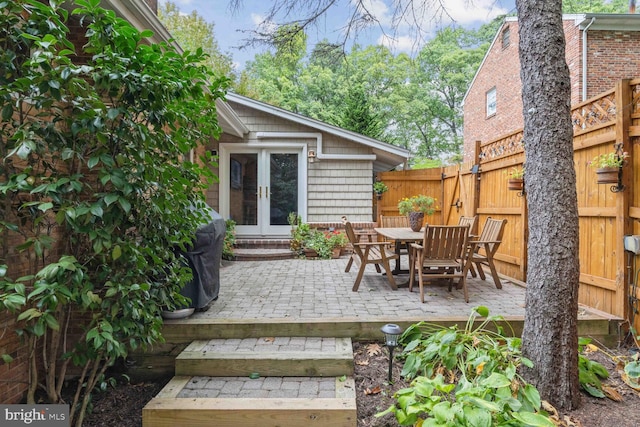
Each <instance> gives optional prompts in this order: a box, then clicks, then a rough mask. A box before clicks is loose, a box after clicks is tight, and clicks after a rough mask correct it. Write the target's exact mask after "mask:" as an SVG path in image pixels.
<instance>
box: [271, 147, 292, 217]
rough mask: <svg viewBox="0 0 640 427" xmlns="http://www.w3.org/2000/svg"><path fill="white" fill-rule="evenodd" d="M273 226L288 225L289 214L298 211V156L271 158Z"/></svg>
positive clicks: (276, 155)
mask: <svg viewBox="0 0 640 427" xmlns="http://www.w3.org/2000/svg"><path fill="white" fill-rule="evenodd" d="M269 182H270V184H271V188H270V197H269V200H270V211H269V212H270V216H269V218H270V219H269V221H270V224H271V225H287V224H288V223H287V216H288V215H289V212H297V211H298V154H295V153H290V154H283V153H280V154H271V157H270V175H269Z"/></svg>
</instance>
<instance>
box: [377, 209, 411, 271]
mask: <svg viewBox="0 0 640 427" xmlns="http://www.w3.org/2000/svg"><path fill="white" fill-rule="evenodd" d="M378 224H379V226H380V227H384V228H409V217H408V216H407V215H398V216H384V215H380V219H379V221H378ZM380 239H382V241H384V242H390V243H391V244H392V245H393V246H394V247H395V250H396V254H398V258H397V259H396V270H399V269H400V255H401V254H407V253H408V252H409V248H408V247H406V246H405V245H403V244H400V243H399V242H396V241H394V240H390V239H386V238H384V237H382V238H380V237H379V238H378V240H380ZM403 246H404V248H403ZM403 249H405V250H404V251H403Z"/></svg>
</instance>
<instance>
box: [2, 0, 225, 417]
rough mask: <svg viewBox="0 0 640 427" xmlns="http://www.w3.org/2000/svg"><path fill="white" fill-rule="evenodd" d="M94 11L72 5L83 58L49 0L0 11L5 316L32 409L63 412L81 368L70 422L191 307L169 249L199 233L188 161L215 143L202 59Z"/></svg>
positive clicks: (83, 1)
mask: <svg viewBox="0 0 640 427" xmlns="http://www.w3.org/2000/svg"><path fill="white" fill-rule="evenodd" d="M98 3H99V1H98V0H77V1H76V5H77V6H78V8H77V9H75V10H74V11H73V12H72V15H73V16H72V17H71V18H70V19H76V21H75V22H74V25H77V20H79V22H80V23H81V24H82V26H83V27H84V28H85V30H86V37H87V41H86V44H85V45H84V46H83V47H82V49H81V50H80V51H78V52H75V51H74V46H73V44H72V43H71V41H70V40H69V35H70V34H69V29H68V27H67V26H66V21H67V19H68V18H69V17H68V12H67V11H66V10H65V9H63V8H59V7H56V6H55V5H54V2H52V3H51V6H49V5H45V4H43V3H41V2H39V1H38V0H16V1H13V2H2V3H0V5H1V7H2V13H0V31H1V32H2V34H4V36H3V39H2V49H1V50H0V55H1V56H2V58H1V60H0V114H1V116H2V122H1V124H0V126H1V127H0V158H2V163H1V164H0V236H2V237H1V239H2V240H1V241H0V242H1V252H0V310H8V311H10V312H13V313H15V314H16V316H17V320H18V322H19V323H17V325H18V328H19V329H18V331H17V332H18V333H19V334H20V336H21V337H22V338H23V339H24V340H25V343H26V344H27V345H28V347H29V353H28V354H29V365H30V367H31V369H30V377H29V390H28V396H27V397H28V401H29V403H33V402H34V401H35V390H36V388H37V387H38V384H44V387H45V388H46V391H47V395H48V400H49V401H50V402H53V403H58V402H60V401H61V396H60V391H61V388H62V385H63V382H64V379H65V373H66V370H67V367H68V365H69V364H73V365H76V366H78V367H79V368H78V372H80V373H81V376H80V380H79V382H78V387H79V388H78V393H77V394H76V396H75V400H74V401H73V402H71V417H72V418H73V419H74V420H75V424H76V425H81V424H82V417H83V414H84V411H85V410H86V409H87V407H88V406H89V405H90V402H91V391H92V390H93V389H94V387H95V386H97V385H98V384H100V383H101V382H102V381H103V378H104V373H105V371H106V369H107V368H108V367H109V366H111V365H112V364H113V363H114V362H115V361H116V359H118V358H122V357H125V356H126V355H127V353H128V352H129V351H130V350H131V349H136V348H138V347H140V346H143V347H144V346H147V345H150V344H152V343H154V342H157V341H159V340H161V338H162V337H161V326H162V320H161V317H160V310H161V309H162V308H164V307H167V308H174V307H175V306H176V305H179V304H182V303H184V302H185V301H184V298H183V297H181V296H180V294H179V290H180V288H181V287H182V286H183V285H184V284H185V283H186V282H187V281H188V280H189V279H190V271H189V270H188V269H186V268H185V265H186V264H185V262H184V259H182V258H181V257H180V255H179V252H177V251H176V249H178V248H185V246H186V245H188V244H189V243H190V242H191V241H192V239H193V236H194V234H195V230H196V228H197V227H198V225H199V224H201V223H202V222H203V221H204V220H205V218H204V217H203V210H202V209H201V208H203V207H204V195H203V190H204V188H205V186H207V185H208V182H209V180H207V179H206V178H209V179H211V178H213V177H212V176H211V173H210V172H209V168H208V167H207V165H206V162H207V161H208V159H206V158H203V159H199V161H198V162H197V163H194V162H189V161H185V160H184V159H188V158H189V156H188V154H189V153H190V152H191V151H192V150H194V149H196V148H197V147H199V146H200V145H202V144H203V143H205V142H208V140H209V138H211V137H215V136H216V135H219V134H220V133H221V129H220V128H219V126H218V125H217V119H216V111H215V99H216V98H219V97H221V96H223V90H224V88H225V86H226V84H227V80H226V79H215V77H214V75H213V74H212V73H211V71H210V70H209V69H208V67H206V66H203V65H202V64H203V62H204V61H205V60H206V55H204V53H203V52H202V50H200V49H197V50H195V51H193V52H187V53H185V54H179V53H178V52H176V51H175V50H174V49H173V48H172V47H171V46H168V45H165V44H149V43H147V42H146V40H145V39H147V38H148V37H149V36H150V35H151V33H150V32H149V31H143V32H139V31H137V30H136V29H134V28H133V27H132V26H131V25H130V24H128V23H127V22H125V21H123V20H122V19H120V18H117V17H116V16H115V13H113V11H108V10H104V9H101V8H100V7H99V6H98ZM75 55H78V56H80V57H82V58H86V60H85V61H84V63H83V65H77V64H75V63H74V58H75ZM209 82H212V83H209ZM203 177H204V178H205V179H204V180H203ZM22 260H30V264H29V267H28V268H29V271H28V272H27V275H25V274H24V271H22V270H16V268H17V267H18V266H21V265H23V262H22ZM80 314H82V316H81V318H80V319H79V318H78V316H79V315H80ZM71 325H73V328H71V327H70V326H71ZM70 332H73V334H74V335H69V334H70ZM78 333H80V335H79V336H78V335H77V334H78ZM36 349H37V351H36ZM3 359H5V360H9V359H10V357H3ZM38 367H43V368H44V373H45V377H44V378H40V377H39V376H38V372H39V369H37V368H38Z"/></svg>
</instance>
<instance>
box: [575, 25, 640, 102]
mask: <svg viewBox="0 0 640 427" xmlns="http://www.w3.org/2000/svg"><path fill="white" fill-rule="evenodd" d="M587 35H588V40H587V43H588V47H589V48H588V55H587V98H591V97H594V96H596V95H597V94H599V93H602V92H604V91H607V90H610V89H611V88H612V87H614V86H615V84H616V82H617V81H618V80H620V79H631V78H637V77H639V76H640V31H588V32H587Z"/></svg>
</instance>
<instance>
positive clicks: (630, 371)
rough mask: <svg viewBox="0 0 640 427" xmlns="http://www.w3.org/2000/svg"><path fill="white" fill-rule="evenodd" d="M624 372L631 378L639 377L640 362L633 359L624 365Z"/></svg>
mask: <svg viewBox="0 0 640 427" xmlns="http://www.w3.org/2000/svg"><path fill="white" fill-rule="evenodd" d="M624 372H625V373H626V374H627V375H629V377H631V378H640V362H638V361H637V360H634V361H633V362H629V363H627V364H626V365H624Z"/></svg>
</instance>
